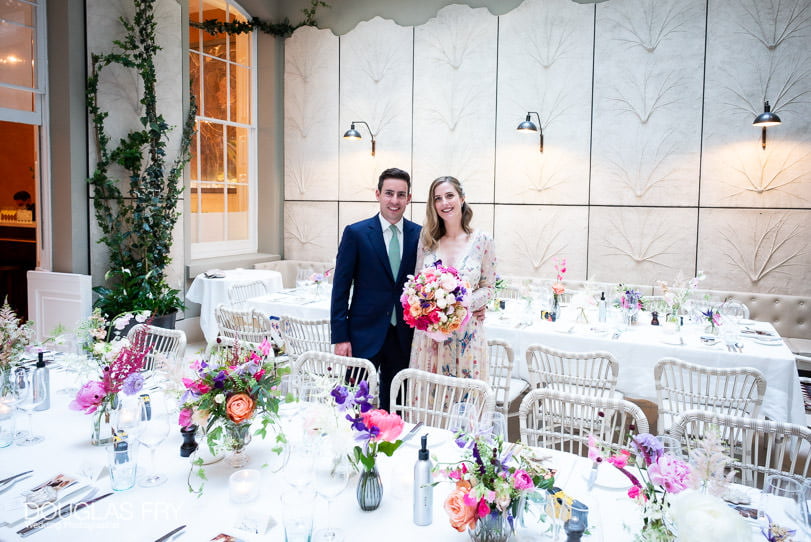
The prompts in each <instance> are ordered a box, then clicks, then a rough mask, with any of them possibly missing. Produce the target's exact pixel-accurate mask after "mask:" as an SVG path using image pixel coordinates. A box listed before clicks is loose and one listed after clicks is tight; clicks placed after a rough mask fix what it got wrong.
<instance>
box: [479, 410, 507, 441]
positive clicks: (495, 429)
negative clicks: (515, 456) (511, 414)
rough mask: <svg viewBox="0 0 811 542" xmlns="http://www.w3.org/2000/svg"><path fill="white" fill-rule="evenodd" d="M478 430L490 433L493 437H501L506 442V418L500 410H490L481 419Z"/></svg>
mask: <svg viewBox="0 0 811 542" xmlns="http://www.w3.org/2000/svg"><path fill="white" fill-rule="evenodd" d="M479 432H480V433H483V432H487V433H490V434H491V435H492V436H493V437H501V440H503V441H504V442H507V441H508V439H507V418H506V417H504V414H502V413H501V412H491V413H490V414H489V415H487V416H486V417H485V419H484V420H482V423H481V425H480V428H479Z"/></svg>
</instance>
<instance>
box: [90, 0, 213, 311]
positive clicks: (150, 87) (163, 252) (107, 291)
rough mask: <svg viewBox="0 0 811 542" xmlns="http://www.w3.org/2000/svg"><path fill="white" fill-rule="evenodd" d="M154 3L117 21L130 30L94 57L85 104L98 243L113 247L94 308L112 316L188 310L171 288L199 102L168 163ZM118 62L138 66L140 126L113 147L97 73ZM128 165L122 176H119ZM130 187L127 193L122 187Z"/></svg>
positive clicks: (149, 0)
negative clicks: (158, 87) (176, 229)
mask: <svg viewBox="0 0 811 542" xmlns="http://www.w3.org/2000/svg"><path fill="white" fill-rule="evenodd" d="M154 3H155V0H134V1H133V4H134V6H135V16H134V17H133V20H132V21H131V22H130V21H129V20H127V19H125V18H124V17H121V18H120V19H119V20H120V21H121V24H122V25H123V27H124V30H125V34H124V36H123V37H122V38H121V39H119V40H114V41H113V44H114V45H115V46H116V48H117V49H116V50H115V51H114V52H111V53H105V54H96V53H94V54H92V55H91V75H90V77H89V78H88V80H87V108H88V112H89V115H90V120H91V123H92V130H93V135H94V137H95V142H96V150H97V159H96V167H95V170H94V171H93V174H92V176H91V177H90V178H89V179H88V183H89V184H90V186H91V190H92V198H93V207H94V209H95V216H96V221H97V223H98V227H99V229H100V231H101V238H100V239H99V242H100V243H103V244H104V245H106V246H107V248H108V252H109V258H110V263H109V271H108V272H107V273H106V274H105V280H106V281H107V284H108V286H98V287H96V288H94V290H95V292H96V293H98V294H99V299H98V300H97V301H96V303H95V305H96V306H97V307H99V308H100V309H101V310H102V312H103V313H105V314H107V315H108V316H110V317H112V316H114V315H116V314H119V313H121V312H129V311H135V310H149V311H151V312H152V314H153V315H154V316H160V315H164V314H168V313H170V312H172V311H174V310H178V309H180V308H182V306H183V305H182V303H181V302H180V299H179V298H178V294H179V292H178V290H176V289H174V288H172V287H171V286H169V284H168V282H167V280H166V268H167V266H168V265H169V263H170V262H171V258H170V254H169V251H170V249H171V247H172V241H173V238H172V235H173V229H174V225H175V224H176V223H177V220H178V218H179V216H180V212H179V210H178V201H179V198H180V196H181V195H182V194H183V190H184V187H183V182H182V175H183V170H184V168H185V166H186V164H187V163H188V161H189V158H190V153H189V148H190V144H191V138H192V136H193V135H194V120H195V114H196V113H197V105H196V103H195V100H194V95H193V94H191V103H190V106H189V111H188V114H187V115H186V118H185V120H184V123H183V132H182V136H181V140H180V148H179V150H178V153H177V156H176V157H175V158H174V160H172V161H171V162H169V160H168V157H167V143H168V138H169V133H170V132H171V131H172V130H173V127H172V126H170V125H169V124H168V123H167V122H166V120H165V119H164V118H163V115H162V114H160V113H158V111H157V98H156V95H155V86H156V84H157V72H156V69H155V55H156V53H157V52H158V51H159V50H160V49H161V47H160V46H158V45H157V44H156V40H155V27H156V23H155V13H154ZM111 65H118V66H120V67H122V68H127V69H131V70H133V71H135V73H136V74H137V76H138V78H139V79H140V80H141V85H139V86H140V87H141V90H142V92H141V96H140V100H139V103H140V105H141V107H142V113H141V117H140V123H141V126H142V127H141V129H139V130H131V131H130V132H129V133H127V134H126V135H125V136H124V137H123V138H122V139H121V140H120V141H119V142H118V145H117V146H114V143H113V142H112V139H111V137H110V135H109V134H108V132H107V130H106V128H105V121H106V120H107V118H108V116H109V115H110V114H109V112H107V111H103V110H102V109H101V107H100V106H99V76H100V74H101V72H102V70H103V69H104V68H106V67H108V66H111ZM121 170H123V171H124V172H126V173H125V177H124V178H119V176H118V175H116V172H117V171H121ZM122 185H124V186H126V187H127V188H126V193H125V192H124V191H122Z"/></svg>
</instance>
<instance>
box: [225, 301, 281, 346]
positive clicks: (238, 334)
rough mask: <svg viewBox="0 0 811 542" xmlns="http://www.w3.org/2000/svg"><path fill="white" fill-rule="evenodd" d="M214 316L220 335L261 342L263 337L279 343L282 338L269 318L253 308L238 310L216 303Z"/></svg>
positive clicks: (233, 338)
mask: <svg viewBox="0 0 811 542" xmlns="http://www.w3.org/2000/svg"><path fill="white" fill-rule="evenodd" d="M214 318H215V319H216V320H217V328H218V329H219V334H220V337H225V338H227V339H231V340H233V341H238V342H248V343H254V344H261V342H262V341H264V340H265V339H267V340H269V341H271V342H272V343H274V344H276V345H279V344H280V343H281V342H282V338H281V336H280V334H279V331H278V330H277V329H274V327H273V325H272V324H271V322H270V319H269V318H268V317H267V316H265V315H264V314H262V313H261V312H259V311H257V310H255V309H247V310H239V309H232V308H229V307H226V306H225V305H222V304H220V305H217V308H215V309H214Z"/></svg>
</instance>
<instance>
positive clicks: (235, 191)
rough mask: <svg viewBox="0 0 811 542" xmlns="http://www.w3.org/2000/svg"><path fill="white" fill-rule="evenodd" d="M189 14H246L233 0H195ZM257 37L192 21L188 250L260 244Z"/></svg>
mask: <svg viewBox="0 0 811 542" xmlns="http://www.w3.org/2000/svg"><path fill="white" fill-rule="evenodd" d="M189 19H190V20H191V21H199V22H202V21H205V20H208V19H217V20H220V21H235V20H236V21H246V20H247V19H248V16H247V14H246V13H245V12H244V11H243V10H242V8H240V7H239V6H238V5H237V4H235V3H234V2H231V1H228V0H191V1H190V2H189ZM255 48H256V38H255V36H254V33H250V34H239V35H233V34H217V35H215V36H212V35H210V34H208V33H207V32H204V31H202V30H199V29H196V28H193V27H190V28H189V72H190V73H189V75H190V79H191V84H192V92H193V93H194V94H195V97H196V98H197V104H198V112H197V134H196V136H195V140H194V141H192V157H191V166H190V169H191V175H190V176H191V194H190V203H191V256H192V258H205V257H212V256H222V255H229V254H244V253H249V252H255V251H256V113H255V111H256V105H255V104H256V92H255V88H256V70H255V62H256V61H255V56H256V55H255Z"/></svg>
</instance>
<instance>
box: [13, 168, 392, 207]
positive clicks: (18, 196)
mask: <svg viewBox="0 0 811 542" xmlns="http://www.w3.org/2000/svg"><path fill="white" fill-rule="evenodd" d="M406 175H407V174H406ZM6 193H8V192H6ZM14 199H15V200H17V199H19V200H22V201H28V200H30V199H31V194H29V193H28V192H26V191H25V190H20V191H19V192H17V193H16V194H14Z"/></svg>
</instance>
